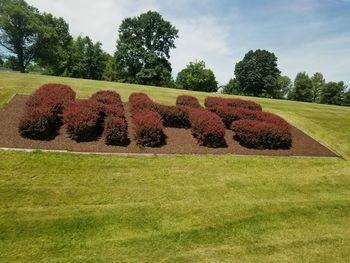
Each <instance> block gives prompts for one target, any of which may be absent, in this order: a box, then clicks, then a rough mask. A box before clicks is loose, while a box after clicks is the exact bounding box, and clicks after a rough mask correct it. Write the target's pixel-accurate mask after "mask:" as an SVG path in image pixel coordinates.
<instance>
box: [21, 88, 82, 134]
mask: <svg viewBox="0 0 350 263" xmlns="http://www.w3.org/2000/svg"><path fill="white" fill-rule="evenodd" d="M74 99H75V92H74V91H73V90H72V89H71V88H70V87H68V86H66V85H61V84H46V85H43V86H41V87H40V88H39V89H38V90H36V91H35V92H34V94H33V95H32V96H30V97H29V99H28V100H27V102H26V108H25V112H24V113H23V114H22V116H21V117H20V121H19V132H20V134H21V135H22V136H23V137H28V138H32V139H49V138H51V137H52V136H54V135H55V133H56V131H57V130H58V128H59V126H60V124H61V119H60V114H62V112H63V109H64V108H65V107H67V106H69V105H70V104H71V103H72V102H73V101H74Z"/></svg>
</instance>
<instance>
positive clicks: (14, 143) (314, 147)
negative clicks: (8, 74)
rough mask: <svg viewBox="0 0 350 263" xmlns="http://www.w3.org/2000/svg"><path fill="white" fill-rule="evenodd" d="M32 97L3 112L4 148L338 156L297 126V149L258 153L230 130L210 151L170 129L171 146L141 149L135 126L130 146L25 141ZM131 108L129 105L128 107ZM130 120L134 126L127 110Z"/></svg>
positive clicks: (0, 134)
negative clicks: (22, 120) (21, 126)
mask: <svg viewBox="0 0 350 263" xmlns="http://www.w3.org/2000/svg"><path fill="white" fill-rule="evenodd" d="M27 98H28V96H24V95H16V96H15V97H14V98H13V99H12V100H11V102H10V103H9V104H8V105H6V106H5V107H4V108H3V109H2V110H0V147H2V148H21V149H47V150H67V151H73V152H102V153H155V154H242V155H267V156H329V157H336V156H337V155H336V154H335V153H333V152H332V151H330V150H329V149H328V148H326V147H324V146H323V145H321V144H320V143H318V142H317V141H315V140H314V139H312V138H311V137H309V136H308V135H306V134H305V133H303V132H302V131H300V130H299V129H297V128H295V127H293V128H292V134H293V146H292V148H291V149H289V150H255V149H248V148H245V147H243V146H241V145H239V143H238V142H236V141H235V140H234V139H233V132H232V131H230V130H227V131H226V142H227V145H228V146H227V147H226V148H217V149H212V148H207V147H203V146H199V145H198V144H197V143H196V140H195V139H194V138H193V137H192V135H191V131H190V130H186V129H175V128H166V129H165V133H166V135H167V144H166V145H164V146H162V147H160V148H140V147H139V146H138V145H136V143H135V140H134V139H133V138H132V130H131V129H132V127H130V128H129V135H130V138H132V139H131V143H130V144H129V145H128V146H127V147H121V146H107V145H105V143H104V140H103V138H99V139H98V140H97V141H93V142H82V143H77V142H75V141H73V140H72V139H70V138H69V137H68V135H67V133H66V132H65V127H64V126H63V127H61V129H60V130H59V134H58V135H57V136H56V137H55V139H53V140H51V141H37V140H30V139H25V138H22V137H21V136H20V135H19V133H18V128H17V127H18V119H19V117H20V115H21V113H22V112H23V110H24V106H25V101H26V100H27ZM125 107H126V109H128V107H127V105H125ZM127 120H128V123H129V126H131V125H130V124H131V120H130V116H129V113H128V110H127Z"/></svg>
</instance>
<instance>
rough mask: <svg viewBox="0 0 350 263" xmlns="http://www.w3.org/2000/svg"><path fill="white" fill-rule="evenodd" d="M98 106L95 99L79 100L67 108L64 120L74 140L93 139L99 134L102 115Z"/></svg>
mask: <svg viewBox="0 0 350 263" xmlns="http://www.w3.org/2000/svg"><path fill="white" fill-rule="evenodd" d="M97 108H98V103H97V102H96V101H95V100H93V99H87V100H81V101H77V102H75V103H72V104H71V105H69V106H68V107H67V108H66V110H65V111H64V112H63V121H64V124H65V125H66V126H67V133H68V134H69V136H70V137H71V138H72V139H73V140H76V141H78V142H82V141H92V140H95V139H96V138H97V137H98V136H99V129H98V126H99V120H100V115H99V112H98V111H97V110H96V109H97Z"/></svg>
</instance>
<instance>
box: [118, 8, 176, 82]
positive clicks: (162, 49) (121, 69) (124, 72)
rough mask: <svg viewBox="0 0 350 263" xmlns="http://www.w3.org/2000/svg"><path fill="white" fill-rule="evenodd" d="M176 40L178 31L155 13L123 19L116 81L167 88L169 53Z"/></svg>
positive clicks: (169, 69) (169, 72) (169, 70)
mask: <svg viewBox="0 0 350 263" xmlns="http://www.w3.org/2000/svg"><path fill="white" fill-rule="evenodd" d="M177 37H178V30H177V29H176V28H175V27H173V26H172V25H171V23H170V22H168V21H166V20H164V19H163V17H162V16H161V15H160V14H159V13H157V12H152V11H149V12H147V13H144V14H141V15H140V16H138V17H134V18H126V19H124V20H123V22H122V24H121V26H120V28H119V39H118V41H117V51H116V53H115V55H114V64H115V65H114V67H115V78H116V79H117V80H119V81H126V82H130V83H139V84H146V85H156V86H161V85H167V84H168V83H169V81H171V65H170V62H169V58H170V50H171V49H172V48H175V39H176V38H177Z"/></svg>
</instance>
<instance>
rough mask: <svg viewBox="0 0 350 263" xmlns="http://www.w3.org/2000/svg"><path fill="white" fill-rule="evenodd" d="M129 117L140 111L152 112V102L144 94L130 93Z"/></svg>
mask: <svg viewBox="0 0 350 263" xmlns="http://www.w3.org/2000/svg"><path fill="white" fill-rule="evenodd" d="M129 109H130V113H131V115H134V114H136V113H137V112H139V111H142V110H150V111H152V110H154V102H153V101H152V100H151V99H150V98H149V97H148V96H147V95H146V94H144V93H132V94H131V95H130V97H129Z"/></svg>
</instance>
